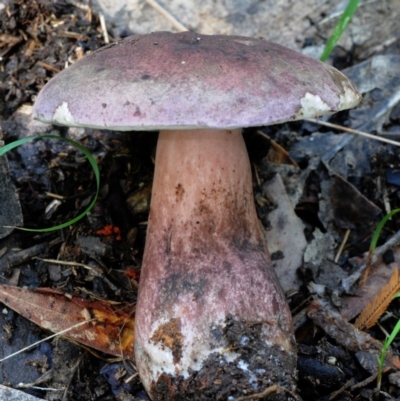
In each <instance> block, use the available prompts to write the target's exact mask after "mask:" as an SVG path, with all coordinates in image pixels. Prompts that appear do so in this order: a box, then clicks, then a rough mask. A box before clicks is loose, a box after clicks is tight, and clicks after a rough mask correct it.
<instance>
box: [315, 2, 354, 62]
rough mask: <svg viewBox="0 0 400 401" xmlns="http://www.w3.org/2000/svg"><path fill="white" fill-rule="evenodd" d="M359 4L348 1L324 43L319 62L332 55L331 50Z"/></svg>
mask: <svg viewBox="0 0 400 401" xmlns="http://www.w3.org/2000/svg"><path fill="white" fill-rule="evenodd" d="M359 2H360V0H349V2H348V3H347V6H346V8H345V10H344V11H343V14H342V16H341V17H340V19H339V21H338V23H337V24H336V26H335V28H334V29H333V32H332V35H331V36H330V38H329V39H328V41H327V42H326V45H325V48H324V51H323V52H322V55H321V57H320V60H321V61H326V60H327V58H328V57H329V55H330V54H331V53H332V50H333V49H334V47H335V46H336V43H337V42H338V40H339V39H340V37H341V36H342V34H343V32H344V31H345V30H346V28H347V25H349V23H350V21H351V18H352V17H353V15H354V13H355V12H356V10H357V8H358V4H359Z"/></svg>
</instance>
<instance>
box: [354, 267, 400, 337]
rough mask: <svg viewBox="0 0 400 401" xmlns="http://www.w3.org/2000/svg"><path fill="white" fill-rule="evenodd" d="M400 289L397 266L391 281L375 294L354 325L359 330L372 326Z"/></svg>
mask: <svg viewBox="0 0 400 401" xmlns="http://www.w3.org/2000/svg"><path fill="white" fill-rule="evenodd" d="M399 290H400V282H399V269H398V268H397V267H396V268H395V269H394V270H393V274H392V277H391V278H390V280H389V282H388V283H387V284H386V285H385V286H384V287H383V288H382V289H381V291H380V292H379V294H378V295H376V296H375V298H373V299H372V300H371V301H370V302H369V303H368V304H367V305H366V307H365V308H364V310H363V311H362V312H361V314H360V316H359V317H358V318H357V320H356V322H355V323H354V325H355V326H356V327H357V329H359V330H365V329H369V328H370V327H372V326H373V325H374V324H375V323H376V322H377V321H378V319H379V318H380V317H381V316H382V314H383V313H384V312H385V311H386V309H387V308H388V306H389V304H390V302H392V300H393V297H394V296H395V295H396V293H397V292H399Z"/></svg>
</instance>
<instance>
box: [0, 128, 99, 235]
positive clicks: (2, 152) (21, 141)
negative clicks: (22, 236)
mask: <svg viewBox="0 0 400 401" xmlns="http://www.w3.org/2000/svg"><path fill="white" fill-rule="evenodd" d="M36 139H57V140H59V141H65V142H68V143H69V144H70V145H72V146H75V147H76V148H78V149H79V150H80V151H81V152H82V153H83V154H84V155H85V156H86V157H87V159H88V161H89V163H90V165H91V166H92V169H93V171H94V175H95V178H96V186H97V188H96V194H95V196H94V198H93V200H92V202H91V203H90V205H89V206H88V207H87V208H86V210H84V211H83V212H82V213H80V214H79V215H78V216H76V217H75V218H73V219H71V220H69V221H67V222H65V223H62V224H58V225H56V226H53V227H48V228H38V229H33V228H23V227H11V228H18V229H20V230H23V231H29V232H39V233H44V232H50V231H56V230H60V229H62V228H65V227H68V226H70V225H71V224H74V223H76V222H77V221H79V220H80V219H82V218H83V217H85V216H86V215H87V214H88V213H89V211H90V210H91V209H92V208H93V206H94V205H95V204H96V201H97V197H98V194H99V189H100V171H99V166H98V165H97V162H96V160H95V158H94V157H93V156H92V154H91V153H90V152H89V151H88V150H87V149H86V148H85V147H84V146H82V145H81V144H80V143H78V142H75V141H72V140H71V139H68V138H63V137H60V136H57V135H38V136H30V137H26V138H22V139H19V140H17V141H14V142H11V143H9V144H8V145H5V146H3V147H0V157H1V156H3V155H5V154H6V153H7V152H9V151H10V150H11V149H14V148H16V147H18V146H21V145H23V144H25V143H27V142H29V141H33V140H36Z"/></svg>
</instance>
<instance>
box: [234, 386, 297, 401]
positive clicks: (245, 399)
mask: <svg viewBox="0 0 400 401" xmlns="http://www.w3.org/2000/svg"><path fill="white" fill-rule="evenodd" d="M280 391H285V392H286V393H288V394H290V396H291V397H293V398H294V399H295V400H298V399H299V398H298V397H297V396H296V394H294V393H292V392H291V391H290V390H288V389H287V388H285V387H281V386H278V385H277V384H274V385H273V386H271V387H267V388H266V389H265V390H264V391H263V392H262V393H256V394H250V395H243V396H241V397H239V398H236V401H252V400H261V399H262V398H264V397H267V396H268V395H270V394H273V393H278V392H280Z"/></svg>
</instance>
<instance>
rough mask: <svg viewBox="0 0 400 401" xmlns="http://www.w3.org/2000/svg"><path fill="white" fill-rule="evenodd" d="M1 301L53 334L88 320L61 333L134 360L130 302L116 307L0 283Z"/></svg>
mask: <svg viewBox="0 0 400 401" xmlns="http://www.w3.org/2000/svg"><path fill="white" fill-rule="evenodd" d="M0 301H1V302H3V303H4V304H5V305H6V306H8V307H9V308H11V309H13V310H14V311H16V312H17V313H19V314H20V315H22V316H24V317H25V318H27V319H29V320H30V321H32V322H33V323H35V324H37V325H38V326H40V327H42V328H43V329H46V330H49V331H51V332H53V333H58V332H61V331H63V330H66V329H68V328H70V327H72V326H74V325H76V324H79V323H82V322H84V321H87V324H84V325H81V326H79V327H77V328H74V329H71V330H70V331H68V332H66V333H65V334H63V336H64V337H67V338H70V339H72V340H75V341H77V342H78V343H81V344H84V345H87V346H89V347H92V348H94V349H96V350H98V351H101V352H104V353H107V354H111V355H114V356H119V357H121V356H123V357H125V358H128V359H132V360H133V359H134V352H133V340H134V318H133V312H132V306H131V305H127V304H124V305H117V306H115V305H110V304H109V303H108V302H106V301H88V300H86V299H82V298H79V297H76V296H71V297H67V296H65V295H63V294H62V293H60V292H58V291H55V290H52V289H36V290H25V289H22V288H18V287H12V286H8V285H1V284H0Z"/></svg>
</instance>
